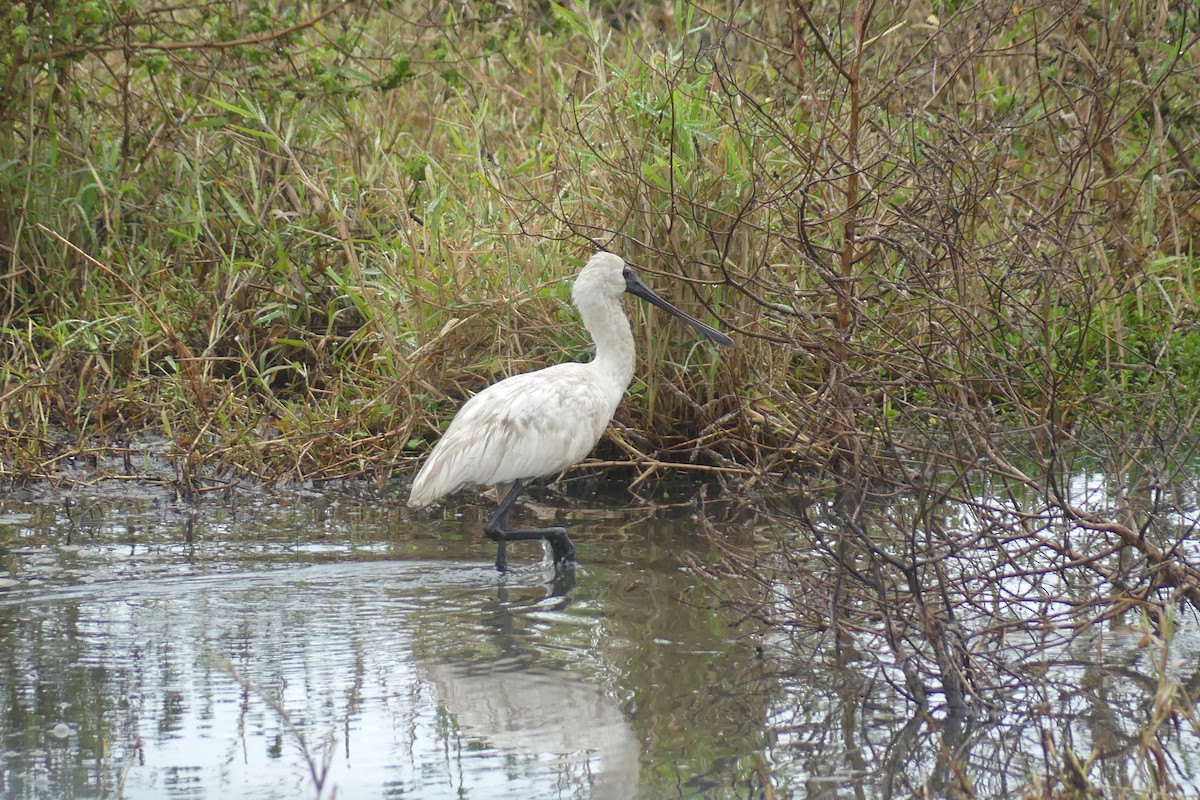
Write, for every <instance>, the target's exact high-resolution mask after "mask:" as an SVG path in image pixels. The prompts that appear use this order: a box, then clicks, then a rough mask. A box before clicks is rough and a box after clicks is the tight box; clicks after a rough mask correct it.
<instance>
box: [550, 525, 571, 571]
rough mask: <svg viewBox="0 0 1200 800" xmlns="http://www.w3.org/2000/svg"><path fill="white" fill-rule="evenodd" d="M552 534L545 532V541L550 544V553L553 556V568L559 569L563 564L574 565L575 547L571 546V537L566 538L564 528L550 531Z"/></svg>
mask: <svg viewBox="0 0 1200 800" xmlns="http://www.w3.org/2000/svg"><path fill="white" fill-rule="evenodd" d="M552 530H553V532H550V531H547V534H546V541H548V542H549V543H550V551H551V552H552V553H553V554H554V566H555V567H559V566H561V565H563V564H570V565H572V566H573V565H574V564H575V545H573V544H571V537H569V536H567V531H566V530H565V529H564V528H557V529H552Z"/></svg>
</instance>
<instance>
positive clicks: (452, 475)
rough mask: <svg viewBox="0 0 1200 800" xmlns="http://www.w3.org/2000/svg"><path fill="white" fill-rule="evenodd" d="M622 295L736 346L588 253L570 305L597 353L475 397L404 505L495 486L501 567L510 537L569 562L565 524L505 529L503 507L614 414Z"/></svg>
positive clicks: (583, 446) (616, 263)
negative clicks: (536, 543) (541, 543)
mask: <svg viewBox="0 0 1200 800" xmlns="http://www.w3.org/2000/svg"><path fill="white" fill-rule="evenodd" d="M625 292H630V293H632V294H635V295H638V296H640V297H642V298H644V299H646V300H647V301H649V302H651V303H653V304H654V305H656V306H659V307H660V308H663V309H664V310H666V311H668V312H670V313H671V314H673V315H675V316H676V317H678V318H679V319H681V320H683V321H684V322H685V323H687V324H688V325H690V326H691V327H692V328H694V329H696V330H697V331H699V332H701V333H703V334H704V335H705V336H708V337H709V338H711V339H712V340H713V341H715V342H717V343H719V344H723V345H731V344H733V340H731V339H730V338H729V337H728V336H726V335H725V334H723V333H720V332H718V331H716V330H713V329H712V328H710V327H709V326H707V325H705V324H704V323H702V322H700V321H698V320H696V319H693V318H692V317H690V316H688V315H687V314H684V313H683V312H682V311H680V310H679V309H677V308H675V307H674V306H672V305H671V304H670V303H668V302H667V301H665V300H663V299H662V298H661V297H659V296H658V295H656V294H654V293H653V292H652V291H650V289H648V288H647V287H646V286H645V284H643V283H642V282H641V280H640V279H639V278H638V277H637V274H636V273H635V272H634V271H633V270H632V269H630V268H629V267H627V266H626V265H625V262H624V260H622V259H621V258H620V257H618V256H615V255H613V254H611V253H597V254H596V255H594V256H592V258H591V260H589V261H588V263H587V265H586V266H585V267H584V268H583V271H582V272H580V273H579V277H578V278H577V279H576V281H575V285H574V288H573V291H572V299H573V300H574V303H575V307H576V308H577V309H579V313H580V316H581V317H582V318H583V324H584V326H585V327H586V328H587V330H588V332H589V333H590V334H591V335H592V339H593V341H594V342H595V343H596V357H595V358H594V359H593V360H592V361H589V362H587V363H568V364H558V365H556V366H553V367H546V368H545V369H540V370H537V371H535V372H528V373H524V374H522V375H514V376H512V377H510V378H505V379H504V380H502V381H500V382H499V383H496V384H493V385H491V386H489V387H488V388H486V389H484V390H483V391H481V392H480V393H479V394H477V395H475V396H474V397H472V398H471V399H470V400H468V401H467V402H466V403H465V404H464V405H463V407H462V408H461V409H460V410H459V412H458V414H457V415H455V417H454V419H453V420H452V421H451V422H450V427H449V428H447V430H446V433H445V434H444V435H443V436H442V438H441V439H440V440H439V441H438V443H437V444H436V445H435V446H434V448H433V451H432V452H431V453H430V454H429V458H428V459H427V460H426V461H425V464H424V465H423V466H422V467H421V469H420V471H419V472H418V473H417V477H416V478H415V479H414V480H413V485H412V493H411V494H410V496H409V500H408V504H409V505H410V506H413V507H417V508H420V507H423V506H427V505H430V504H431V503H434V502H437V500H439V499H440V498H442V497H444V496H445V495H447V494H450V493H452V492H456V491H458V490H460V489H470V488H475V487H477V486H492V485H494V486H496V487H497V490H498V491H499V492H500V496H501V503H500V506H499V508H497V510H496V513H495V514H493V516H492V518H491V519H490V520H489V521H488V524H487V525H486V526H485V530H486V531H487V533H488V535H489V536H491V538H493V539H494V540H496V541H497V542H498V543H499V545H500V547H499V553H498V556H497V563H496V566H497V568H498V569H501V570H503V569H504V568H505V564H506V562H505V548H504V543H505V542H506V541H508V540H511V539H533V538H542V539H547V540H548V541H550V542H551V544H552V546H553V547H554V554H555V561H556V562H563V561H569V560H571V559H573V556H574V548H573V547H572V546H571V544H570V540H569V539H568V538H567V536H566V532H565V531H564V530H563V529H562V528H541V529H522V530H509V529H508V524H507V523H508V511H509V508H510V507H511V506H512V504H513V502H515V501H516V498H517V495H518V494H520V490H521V487H522V485H523V484H524V482H526V481H529V480H532V479H534V478H540V477H543V476H546V475H553V474H556V473H558V472H560V471H562V470H563V469H566V468H567V467H569V466H571V465H572V464H574V463H575V462H577V461H579V460H580V459H582V458H583V457H584V456H586V455H587V454H588V453H589V452H590V451H591V449H592V448H593V447H594V446H595V445H596V442H598V441H599V440H600V437H601V435H603V433H604V429H605V428H606V427H607V426H608V423H609V421H610V420H611V419H612V417H613V414H614V413H615V412H616V410H617V406H618V405H619V404H620V402H621V397H622V396H623V395H624V393H625V389H626V388H627V387H628V386H629V382H630V380H631V379H632V378H633V366H634V349H633V333H632V331H631V330H630V327H629V318H628V317H627V316H626V315H625V311H624V309H623V308H622V306H621V295H622V294H623V293H625Z"/></svg>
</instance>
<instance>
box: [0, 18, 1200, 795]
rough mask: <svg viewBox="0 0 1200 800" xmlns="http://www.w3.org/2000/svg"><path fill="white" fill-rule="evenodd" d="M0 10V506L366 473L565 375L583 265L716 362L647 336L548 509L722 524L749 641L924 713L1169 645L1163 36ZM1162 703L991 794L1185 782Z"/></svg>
mask: <svg viewBox="0 0 1200 800" xmlns="http://www.w3.org/2000/svg"><path fill="white" fill-rule="evenodd" d="M0 11H3V13H4V15H5V21H6V24H5V25H4V26H3V27H2V28H0V76H2V77H0V79H2V80H3V82H4V89H3V91H2V92H0V163H3V164H4V169H3V170H2V171H0V258H3V260H4V266H3V271H4V275H5V280H4V282H3V285H2V286H0V347H2V348H3V351H4V361H3V364H2V365H0V370H2V372H0V478H3V480H4V481H6V482H7V483H8V484H9V485H13V486H18V485H26V484H29V483H31V482H36V481H47V480H48V481H60V482H78V481H81V480H82V481H96V480H104V479H119V480H134V481H144V482H147V481H148V482H160V483H166V484H168V485H170V486H171V487H172V489H173V490H174V492H175V493H176V494H177V495H178V496H180V497H182V498H186V499H192V500H194V499H197V498H202V497H204V496H205V495H206V494H209V493H211V492H217V491H222V490H225V489H228V488H229V487H231V486H234V485H238V484H253V485H259V484H273V483H279V482H287V483H301V484H303V483H320V482H324V481H331V480H346V479H363V480H369V481H375V482H376V483H378V484H380V485H383V484H386V483H387V482H388V481H389V480H398V479H400V477H401V475H402V474H403V473H404V472H406V471H407V470H408V469H409V468H410V467H411V466H413V465H414V464H415V462H416V460H417V459H418V458H420V456H421V455H422V454H423V453H425V452H426V451H427V450H428V447H429V446H430V444H431V442H432V441H434V440H435V439H436V437H437V436H438V433H439V431H440V430H441V429H442V428H443V426H444V425H445V423H446V422H447V420H448V419H449V417H450V416H451V414H452V413H453V411H454V410H455V408H457V406H458V405H459V404H460V402H461V400H462V399H463V398H465V397H466V396H468V395H469V394H470V393H471V392H473V391H476V390H478V389H479V388H480V387H482V386H484V385H486V384H488V383H490V382H492V381H494V380H496V379H498V378H500V377H503V376H505V375H508V374H512V373H513V372H517V371H523V370H527V369H531V368H535V367H540V366H544V365H546V364H550V363H555V362H558V361H562V360H565V359H569V358H583V357H586V355H587V347H586V343H585V342H584V341H583V339H582V331H581V329H580V327H579V325H578V322H577V320H576V319H575V318H574V316H573V313H572V312H571V310H570V308H569V303H568V298H569V290H568V287H569V278H570V277H571V276H573V274H574V272H575V271H576V270H577V268H578V266H579V265H580V264H581V263H582V261H583V259H585V258H586V257H587V256H588V255H590V254H591V252H592V251H594V250H595V249H597V248H604V249H610V250H613V251H614V252H618V253H620V254H622V255H623V256H625V257H626V258H627V259H629V260H630V261H631V262H633V263H635V264H636V265H638V267H639V269H641V270H642V271H643V272H644V273H645V274H646V277H647V280H648V282H651V283H652V282H653V280H654V278H653V275H654V274H655V273H660V274H665V275H670V276H672V277H673V278H677V279H680V280H681V281H682V284H679V285H680V287H681V288H680V293H678V294H676V295H675V296H674V297H673V299H674V300H675V301H677V302H679V303H680V305H682V306H683V307H685V308H686V309H687V310H689V312H691V313H693V314H694V315H695V316H697V317H700V318H705V319H709V320H710V321H712V322H714V324H719V325H720V327H721V328H722V329H723V330H726V331H729V332H731V333H733V334H734V336H735V337H736V338H737V340H738V347H737V349H736V350H733V351H729V352H725V353H721V354H720V355H718V354H717V353H715V352H713V351H712V350H711V349H709V348H706V347H704V346H703V345H699V344H698V343H696V342H694V341H693V339H692V338H691V337H690V336H689V335H688V334H687V332H686V331H680V330H678V329H672V328H670V327H669V326H667V325H664V324H663V321H661V320H658V321H656V320H654V319H653V318H652V317H644V318H642V324H643V325H644V326H652V327H654V329H655V330H654V335H653V336H647V337H646V338H645V339H644V340H642V341H641V342H640V353H639V358H640V363H639V367H638V370H637V376H638V378H637V380H636V381H635V384H634V387H633V388H632V390H631V392H630V395H629V397H628V398H627V400H626V401H625V403H624V404H623V406H622V409H621V410H620V411H619V413H618V418H617V420H616V421H615V422H614V424H613V425H612V426H611V428H610V430H609V432H608V434H606V436H605V438H604V440H603V441H602V442H601V445H600V446H599V448H598V449H597V450H596V451H595V453H594V454H593V458H592V459H591V460H589V461H587V462H585V463H584V464H583V465H581V467H579V468H578V470H577V471H576V472H574V473H572V475H571V476H568V477H569V478H572V477H573V478H578V477H579V476H582V475H590V474H595V473H596V472H598V471H601V470H604V471H606V472H608V473H609V474H611V475H616V476H620V477H621V478H623V479H624V480H625V482H626V483H627V484H628V485H630V486H632V487H633V489H634V491H635V492H639V493H641V494H642V495H643V496H647V497H649V496H652V495H653V492H654V487H655V483H656V481H658V480H659V479H660V478H663V477H665V476H668V475H672V474H679V473H680V472H685V473H686V474H688V475H690V476H692V477H694V478H696V479H698V480H699V481H700V482H701V484H702V485H703V488H702V489H700V490H698V491H697V492H696V494H695V497H694V498H693V500H694V503H695V506H696V508H697V509H699V510H700V511H701V512H703V509H704V506H705V503H706V502H707V501H709V500H711V499H714V498H719V497H726V498H728V497H730V496H732V497H735V498H737V500H738V501H739V503H741V504H744V505H745V506H746V507H747V508H749V507H751V506H753V507H754V510H753V512H748V513H752V516H753V517H754V523H753V527H754V529H755V530H756V531H758V532H759V535H757V536H755V537H754V538H753V539H752V540H751V541H742V540H738V539H729V538H728V537H725V536H724V535H723V533H722V531H723V530H724V529H720V530H718V529H717V528H714V531H715V532H716V533H717V535H716V536H715V539H716V540H717V542H718V546H717V548H716V553H715V554H713V553H708V554H706V556H705V557H704V558H703V559H700V560H699V561H698V562H697V563H695V564H693V567H694V568H695V569H696V570H698V571H699V572H701V573H703V574H705V575H707V576H708V577H709V579H710V581H711V585H712V588H713V591H714V592H715V596H716V597H717V598H719V599H720V601H721V602H722V603H725V604H726V605H727V606H728V607H729V608H730V609H731V610H733V611H734V612H735V613H736V614H737V615H740V618H742V619H745V620H746V621H747V622H746V624H747V625H757V626H761V627H762V628H763V629H765V630H768V631H771V632H773V633H776V634H786V635H783V636H781V637H780V638H778V639H775V640H773V641H775V642H776V644H777V645H778V646H780V647H782V646H784V643H787V646H788V647H791V648H794V651H795V652H796V653H804V652H809V650H808V649H807V648H812V647H814V646H816V645H814V642H819V643H820V644H821V646H822V647H829V648H833V649H832V651H831V652H834V653H835V654H850V655H847V656H846V657H847V658H850V659H851V660H854V659H856V657H857V656H856V655H855V653H856V651H855V648H854V645H856V644H857V645H858V646H859V647H862V646H864V643H866V642H870V643H871V646H872V647H873V648H874V649H872V650H871V651H870V652H871V653H872V654H873V655H874V659H873V661H872V663H873V669H875V670H877V672H876V673H872V674H877V675H878V677H879V678H880V679H881V680H884V681H886V682H887V683H888V685H890V686H892V687H894V689H895V691H896V693H897V694H896V696H897V697H901V698H903V702H904V703H908V704H910V705H911V708H913V709H919V710H921V712H922V713H924V711H925V710H928V709H937V713H939V714H943V715H950V716H955V715H958V716H961V715H969V714H972V713H981V709H987V708H994V707H995V705H996V704H997V703H998V702H1001V700H1002V698H1005V697H1009V696H1011V691H1012V686H1013V684H1012V680H1013V679H1014V678H1013V676H1014V674H1015V673H1014V667H1013V666H1012V665H1013V664H1027V663H1029V662H1031V661H1034V660H1036V658H1037V657H1038V654H1039V653H1043V652H1044V651H1045V650H1046V648H1047V647H1050V646H1051V645H1052V646H1053V647H1054V648H1058V650H1060V651H1061V650H1063V649H1064V648H1067V647H1068V645H1069V643H1070V642H1071V641H1074V638H1073V637H1076V636H1085V635H1091V634H1094V633H1095V632H1096V631H1097V630H1101V629H1103V626H1106V625H1109V626H1111V625H1118V624H1119V625H1134V626H1137V627H1138V629H1139V630H1143V631H1145V635H1146V637H1147V639H1146V641H1147V642H1148V643H1150V644H1148V645H1147V646H1150V645H1151V644H1152V645H1153V646H1155V647H1158V646H1159V645H1161V646H1162V650H1161V652H1162V653H1167V652H1169V640H1170V639H1171V632H1172V631H1173V630H1174V626H1175V624H1176V621H1177V619H1179V618H1184V617H1186V618H1190V617H1194V615H1195V613H1196V611H1197V609H1198V608H1200V553H1198V552H1197V548H1196V539H1197V537H1196V532H1195V526H1196V524H1197V511H1196V498H1197V492H1196V483H1197V479H1198V476H1200V472H1198V467H1197V458H1196V444H1197V442H1198V441H1200V440H1198V439H1197V433H1198V430H1197V427H1198V426H1197V422H1198V415H1200V295H1198V293H1197V279H1198V276H1200V261H1198V259H1197V255H1196V234H1197V231H1198V230H1200V204H1198V202H1197V201H1198V200H1200V149H1198V144H1197V143H1198V142H1200V105H1198V103H1200V99H1198V98H1200V91H1198V89H1200V86H1198V82H1200V51H1198V49H1197V47H1196V44H1197V38H1198V37H1200V11H1198V9H1197V8H1196V7H1195V5H1194V4H1187V3H1151V2H1145V1H1143V0H1116V2H1111V3H1104V4H1094V3H1083V2H1033V3H1028V4H1025V3H1022V4H1015V5H1014V4H996V3H987V2H971V0H964V2H934V3H931V4H923V3H916V4H908V3H894V2H883V3H875V2H870V1H869V0H858V2H853V1H852V2H846V3H836V2H821V0H817V1H816V2H803V0H794V1H793V2H788V3H760V2H753V1H752V2H748V3H727V4H723V5H721V4H718V5H709V4H696V3H687V2H678V3H652V4H633V3H622V2H615V1H613V2H602V3H597V4H594V5H591V6H584V5H580V4H563V5H558V4H553V3H541V2H528V3H526V2H514V3H438V4H434V3H414V2H399V3H362V4H351V3H336V2H335V3H330V4H328V5H317V4H285V3H273V2H260V1H259V0H254V1H253V2H217V3H213V4H206V5H203V6H199V7H197V6H178V7H177V6H158V5H152V4H147V3H133V2H127V0H120V2H99V1H98V2H88V3H83V4H66V3H59V2H29V3H7V4H0ZM686 284H690V288H689V289H688V290H687V291H684V290H683V289H682V286H684V285H686ZM148 442H150V443H153V445H152V446H148V445H147V444H146V443H148ZM148 450H152V451H153V452H152V453H150V454H149V455H148V454H147V453H148ZM160 458H161V459H165V463H166V464H167V465H168V468H167V469H165V470H163V469H159V468H158V467H157V465H158V464H159V463H160V462H159V461H158V459H160ZM152 465H153V466H152ZM1081 474H1083V475H1091V476H1093V477H1092V478H1089V479H1080V478H1079V477H1078V476H1080V475H1081ZM898 498H904V503H902V504H901V503H899V502H898ZM701 516H703V514H701ZM747 524H748V525H749V524H750V523H747ZM0 545H6V543H5V542H2V541H0ZM1050 640H1052V641H1050ZM1001 645H1003V646H1001ZM838 657H841V656H840V655H839V656H838ZM1163 663H1164V664H1165V663H1166V661H1164V662H1163ZM1162 680H1163V684H1162V688H1161V691H1157V692H1156V693H1155V696H1154V697H1155V699H1154V706H1153V709H1152V712H1153V713H1149V714H1148V715H1147V716H1145V718H1144V722H1145V728H1144V730H1143V731H1142V736H1143V739H1142V741H1143V742H1144V747H1143V751H1142V753H1141V760H1140V761H1138V762H1137V764H1138V765H1139V771H1137V772H1136V774H1122V775H1117V774H1114V773H1111V772H1104V771H1103V769H1102V768H1101V767H1096V769H1095V770H1093V767H1095V765H1097V764H1102V759H1101V758H1100V756H1099V755H1097V754H1095V753H1074V752H1071V751H1070V750H1069V748H1065V747H1060V746H1057V745H1056V746H1055V747H1052V748H1048V749H1047V753H1052V754H1053V757H1050V756H1048V757H1047V759H1046V765H1045V769H1044V771H1043V772H1044V774H1042V775H1038V776H1035V777H1032V778H1031V779H1030V782H1029V786H1028V791H1029V793H1031V794H1033V795H1038V796H1061V795H1063V793H1065V792H1068V791H1070V792H1075V793H1077V794H1078V795H1079V796H1086V795H1087V793H1089V792H1099V791H1101V790H1103V791H1104V792H1105V793H1106V794H1114V793H1118V794H1119V793H1120V792H1123V791H1140V792H1144V793H1148V794H1155V793H1159V794H1167V795H1169V794H1171V793H1172V792H1178V791H1180V789H1179V787H1180V786H1181V785H1183V783H1186V782H1183V783H1181V782H1180V780H1179V778H1180V775H1181V774H1182V772H1184V771H1186V770H1184V768H1182V767H1180V765H1179V764H1178V763H1176V762H1173V761H1172V760H1171V759H1170V758H1169V757H1167V756H1165V755H1163V754H1164V753H1167V752H1168V751H1170V748H1169V747H1168V746H1167V745H1166V744H1164V742H1166V740H1167V739H1169V738H1170V737H1171V736H1172V735H1175V734H1177V733H1178V732H1179V731H1181V730H1184V729H1188V730H1192V731H1194V730H1195V729H1196V726H1197V725H1198V718H1197V716H1196V711H1195V706H1194V702H1193V698H1194V696H1195V689H1194V683H1195V681H1194V676H1191V675H1187V674H1184V675H1181V674H1177V673H1174V672H1172V671H1170V670H1166V669H1164V670H1163V672H1162ZM1172 731H1174V732H1175V734H1173V733H1172ZM969 789H970V787H969V782H965V783H964V785H963V787H962V789H961V790H962V791H969Z"/></svg>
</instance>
